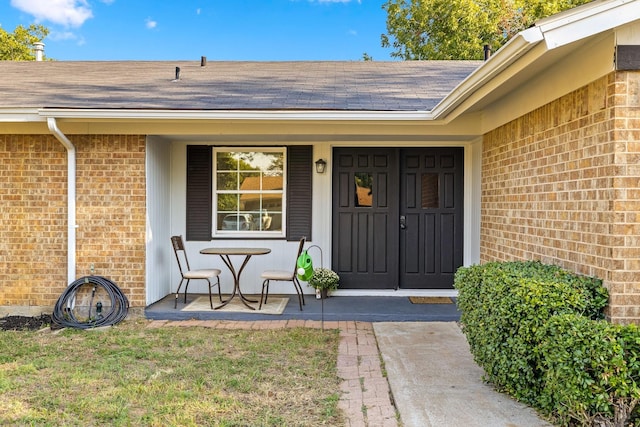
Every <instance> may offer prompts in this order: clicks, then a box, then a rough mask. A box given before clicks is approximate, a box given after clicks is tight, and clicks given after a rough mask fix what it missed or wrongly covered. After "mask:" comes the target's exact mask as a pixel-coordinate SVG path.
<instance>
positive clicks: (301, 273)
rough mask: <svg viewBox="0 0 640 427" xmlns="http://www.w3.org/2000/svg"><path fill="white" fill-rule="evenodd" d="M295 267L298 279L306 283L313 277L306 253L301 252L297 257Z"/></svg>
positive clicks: (309, 260) (309, 259)
mask: <svg viewBox="0 0 640 427" xmlns="http://www.w3.org/2000/svg"><path fill="white" fill-rule="evenodd" d="M296 266H297V267H298V270H297V273H298V279H300V280H302V281H304V282H308V281H309V279H311V276H313V263H312V262H311V257H310V256H309V254H308V253H307V251H302V253H301V254H300V256H299V257H298V261H297V263H296Z"/></svg>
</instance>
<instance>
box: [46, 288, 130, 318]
mask: <svg viewBox="0 0 640 427" xmlns="http://www.w3.org/2000/svg"><path fill="white" fill-rule="evenodd" d="M82 286H90V287H92V294H91V298H92V299H91V302H90V304H89V313H88V315H87V319H86V320H84V321H81V320H78V319H77V318H76V316H75V315H74V313H73V310H72V309H71V308H70V305H73V303H74V301H75V296H76V293H77V291H78V289H80V288H81V287H82ZM97 287H101V288H103V289H104V290H105V291H106V292H107V295H109V298H110V299H111V310H109V312H107V313H101V309H102V303H101V302H98V303H97V304H96V305H97V307H96V313H95V315H92V314H91V310H92V306H93V296H94V295H95V292H96V289H97ZM70 303H71V304H70ZM128 310H129V300H128V299H127V297H126V296H125V295H124V294H123V293H122V291H121V290H120V288H118V286H117V285H116V284H115V283H113V282H112V281H111V280H109V279H107V278H105V277H101V276H86V277H81V278H79V279H78V280H76V281H75V282H73V283H71V284H70V285H69V286H67V288H66V289H65V290H64V292H63V293H62V295H60V298H58V301H57V302H56V305H55V306H54V308H53V313H52V314H51V321H52V323H53V324H54V325H57V326H59V327H68V328H77V329H89V328H97V327H100V326H111V325H115V324H116V323H118V322H121V321H122V320H124V319H125V318H126V317H127V312H128Z"/></svg>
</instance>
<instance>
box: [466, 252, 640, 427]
mask: <svg viewBox="0 0 640 427" xmlns="http://www.w3.org/2000/svg"><path fill="white" fill-rule="evenodd" d="M455 287H456V289H458V291H459V296H458V306H459V308H460V310H461V312H462V314H461V319H460V320H461V325H462V330H463V332H464V333H465V335H466V337H467V340H468V342H469V345H470V347H471V353H472V354H473V356H474V358H475V360H476V362H477V363H478V364H479V365H480V366H481V367H482V368H483V369H484V371H485V376H486V379H487V380H488V381H490V382H491V383H493V384H494V385H495V386H496V388H497V389H499V390H501V391H505V392H507V393H509V394H510V395H512V396H513V397H514V398H516V399H518V400H520V401H522V402H525V403H527V404H529V405H531V406H534V407H536V408H538V409H539V410H541V411H542V412H543V413H544V414H546V415H548V416H549V417H551V418H553V419H555V420H557V421H558V422H559V423H560V424H562V425H570V424H571V423H575V422H578V423H579V424H581V425H591V424H594V425H596V424H597V423H600V424H597V425H621V426H622V425H624V424H615V419H616V417H617V418H618V419H620V418H623V419H625V420H627V418H628V417H629V416H630V413H631V411H632V410H633V407H634V406H635V399H638V398H639V397H640V391H639V388H638V384H640V333H639V332H638V329H637V328H636V327H635V326H619V325H611V324H609V323H608V322H606V321H604V320H603V319H604V308H605V306H606V304H607V300H608V294H607V291H606V289H605V288H604V287H603V286H602V282H601V281H600V280H599V279H596V278H592V277H584V276H579V275H576V274H572V273H570V272H567V271H566V270H563V269H561V268H559V267H556V266H551V265H545V264H542V263H540V262H504V263H487V264H483V265H481V266H478V265H476V266H471V267H463V268H460V269H459V270H458V272H457V273H456V277H455ZM610 422H611V424H608V423H610Z"/></svg>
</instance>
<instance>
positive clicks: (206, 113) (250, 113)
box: [38, 108, 432, 121]
mask: <svg viewBox="0 0 640 427" xmlns="http://www.w3.org/2000/svg"><path fill="white" fill-rule="evenodd" d="M38 114H39V116H40V117H42V118H47V117H55V118H56V119H69V120H75V121H82V120H270V121H280V120H282V121H303V120H304V121H407V120H432V114H431V112H430V111H426V110H425V111H344V110H331V111H324V110H319V111H318V110H119V109H68V108H42V109H40V110H38Z"/></svg>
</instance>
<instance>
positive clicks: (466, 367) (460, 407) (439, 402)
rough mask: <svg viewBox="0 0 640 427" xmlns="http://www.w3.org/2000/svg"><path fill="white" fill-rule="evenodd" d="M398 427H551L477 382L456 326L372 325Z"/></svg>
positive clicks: (477, 370) (478, 370)
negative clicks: (395, 411) (389, 388)
mask: <svg viewBox="0 0 640 427" xmlns="http://www.w3.org/2000/svg"><path fill="white" fill-rule="evenodd" d="M373 330H374V333H375V336H376V339H377V342H378V347H379V349H380V353H381V355H382V358H383V361H384V365H385V369H386V372H387V377H388V381H389V385H390V387H391V393H392V395H393V399H394V402H395V406H396V408H397V410H398V412H399V413H400V421H401V423H402V425H403V426H404V427H414V426H415V427H449V426H451V427H456V426H465V427H473V426H478V427H486V426H491V427H494V426H495V427H502V426H504V427H538V426H551V424H549V423H547V422H545V421H544V420H542V419H541V418H540V417H539V416H538V415H537V414H536V413H535V411H533V410H532V409H531V408H529V407H527V406H525V405H522V404H520V403H518V402H516V401H514V400H512V399H511V398H509V397H508V396H506V395H504V394H502V393H498V392H496V391H495V390H494V389H493V388H492V387H491V385H488V384H485V383H484V382H483V381H482V375H483V371H482V369H481V368H480V367H479V366H478V365H477V364H476V363H475V362H474V361H473V358H472V356H471V353H470V351H469V345H468V343H467V340H466V338H465V336H464V334H463V333H462V331H461V330H460V327H459V326H458V324H457V323H456V322H389V323H374V324H373Z"/></svg>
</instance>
